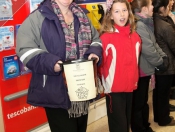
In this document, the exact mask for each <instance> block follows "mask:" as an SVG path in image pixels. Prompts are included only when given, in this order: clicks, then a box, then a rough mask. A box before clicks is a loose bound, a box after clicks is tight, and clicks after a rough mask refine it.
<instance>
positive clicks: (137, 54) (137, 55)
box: [136, 42, 140, 64]
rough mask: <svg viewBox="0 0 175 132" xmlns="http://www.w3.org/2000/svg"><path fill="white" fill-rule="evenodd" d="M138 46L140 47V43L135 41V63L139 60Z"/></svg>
mask: <svg viewBox="0 0 175 132" xmlns="http://www.w3.org/2000/svg"><path fill="white" fill-rule="evenodd" d="M139 47H140V43H139V42H137V43H136V57H137V64H138V61H139Z"/></svg>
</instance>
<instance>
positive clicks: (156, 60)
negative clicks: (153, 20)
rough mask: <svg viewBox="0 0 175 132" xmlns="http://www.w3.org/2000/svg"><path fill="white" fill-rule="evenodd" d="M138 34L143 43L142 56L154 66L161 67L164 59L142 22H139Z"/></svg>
mask: <svg viewBox="0 0 175 132" xmlns="http://www.w3.org/2000/svg"><path fill="white" fill-rule="evenodd" d="M136 31H137V33H138V34H139V36H140V38H141V41H142V48H141V55H143V56H144V58H145V59H146V60H147V61H148V62H149V63H150V64H152V65H153V66H159V65H160V64H162V63H163V59H162V57H161V55H160V54H159V52H158V51H157V49H156V47H155V46H154V45H155V44H154V42H153V41H152V40H151V38H150V34H149V32H148V31H147V30H146V28H145V25H144V24H143V23H142V22H137V30H136Z"/></svg>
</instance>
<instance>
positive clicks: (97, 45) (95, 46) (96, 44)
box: [84, 24, 102, 65]
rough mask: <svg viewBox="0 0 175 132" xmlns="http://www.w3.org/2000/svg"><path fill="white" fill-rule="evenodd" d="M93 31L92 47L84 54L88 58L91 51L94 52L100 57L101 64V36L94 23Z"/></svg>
mask: <svg viewBox="0 0 175 132" xmlns="http://www.w3.org/2000/svg"><path fill="white" fill-rule="evenodd" d="M91 32H92V43H91V45H90V48H89V49H88V50H87V51H86V53H85V54H84V58H86V59H87V58H88V56H89V55H90V54H91V53H94V54H96V55H97V56H98V57H99V62H98V65H100V64H101V61H102V43H101V40H100V38H99V33H98V31H97V30H96V29H95V28H94V26H93V25H92V24H91Z"/></svg>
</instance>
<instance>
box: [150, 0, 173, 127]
mask: <svg viewBox="0 0 175 132" xmlns="http://www.w3.org/2000/svg"><path fill="white" fill-rule="evenodd" d="M168 4H169V0H154V1H153V6H154V26H155V36H156V41H157V43H158V44H159V46H160V48H161V49H162V50H163V52H165V53H166V54H167V56H168V58H169V66H168V69H167V71H165V72H156V87H155V89H154V90H153V113H154V121H155V122H157V123H158V124H159V125H160V126H174V125H175V120H174V117H171V116H170V110H169V94H170V88H171V84H172V81H173V76H174V74H175V37H174V36H175V30H174V28H173V26H172V25H171V24H169V23H168V22H167V21H168V18H167V16H168V13H169V8H168Z"/></svg>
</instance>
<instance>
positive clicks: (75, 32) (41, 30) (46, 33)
mask: <svg viewBox="0 0 175 132" xmlns="http://www.w3.org/2000/svg"><path fill="white" fill-rule="evenodd" d="M72 1H73V0H44V1H43V2H42V3H41V4H40V6H39V7H38V9H36V10H35V11H34V12H32V13H31V14H30V15H29V17H28V18H27V19H26V20H25V21H24V22H23V24H22V25H21V27H20V28H19V30H18V35H17V47H16V52H17V55H18V56H19V57H20V60H21V61H22V62H23V63H24V64H25V65H26V66H27V67H28V68H29V69H30V70H32V78H31V82H30V86H29V91H28V99H27V102H28V103H29V104H31V105H34V106H41V107H44V108H45V111H46V115H47V118H48V122H49V125H50V129H51V131H52V132H86V127H87V118H88V107H89V101H82V102H71V101H70V100H69V96H68V91H67V87H66V84H65V83H64V78H63V76H62V69H61V66H60V63H63V62H64V61H67V60H74V59H79V58H85V59H91V58H96V60H97V62H98V64H99V63H100V62H99V60H100V61H101V53H102V47H101V41H100V39H99V36H98V32H97V31H96V30H95V29H94V27H93V26H92V25H91V23H90V21H89V19H88V18H87V16H86V14H85V13H84V11H83V10H82V9H81V8H80V7H79V6H78V5H76V4H75V3H73V2H72ZM74 108H76V109H74ZM63 124H64V125H63ZM65 126H66V127H65Z"/></svg>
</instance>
